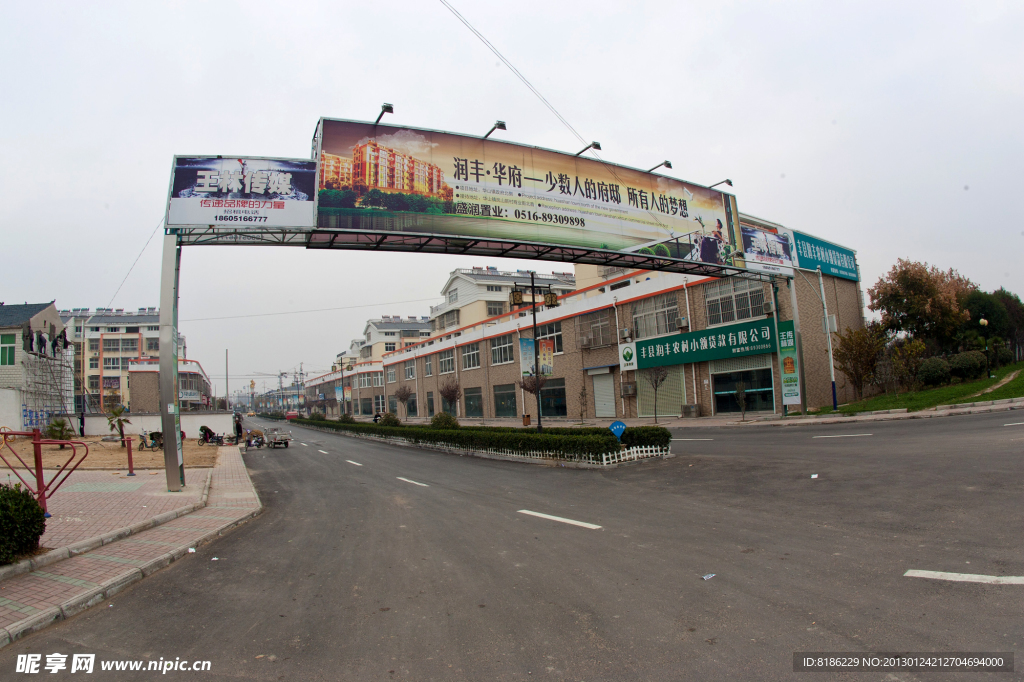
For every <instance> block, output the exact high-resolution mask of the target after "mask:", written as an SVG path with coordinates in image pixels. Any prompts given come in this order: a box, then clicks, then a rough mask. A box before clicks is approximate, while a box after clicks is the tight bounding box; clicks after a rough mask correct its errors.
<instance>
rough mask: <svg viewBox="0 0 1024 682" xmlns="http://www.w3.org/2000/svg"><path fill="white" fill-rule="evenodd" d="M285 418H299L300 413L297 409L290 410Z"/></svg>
mask: <svg viewBox="0 0 1024 682" xmlns="http://www.w3.org/2000/svg"><path fill="white" fill-rule="evenodd" d="M284 418H285V419H298V418H299V413H298V411H297V410H288V412H286V413H285V415H284Z"/></svg>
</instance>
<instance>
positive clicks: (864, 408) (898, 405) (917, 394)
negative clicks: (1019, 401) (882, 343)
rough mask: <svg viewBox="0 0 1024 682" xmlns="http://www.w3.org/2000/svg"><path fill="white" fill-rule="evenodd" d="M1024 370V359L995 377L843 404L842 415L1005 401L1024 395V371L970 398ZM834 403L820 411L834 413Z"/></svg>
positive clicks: (1004, 368) (998, 370) (1002, 369)
mask: <svg viewBox="0 0 1024 682" xmlns="http://www.w3.org/2000/svg"><path fill="white" fill-rule="evenodd" d="M1022 369H1024V362H1018V363H1015V364H1012V365H1006V366H1005V367H1000V368H999V369H997V370H996V371H995V372H993V373H992V374H993V376H994V377H995V378H994V379H979V380H977V381H968V382H965V383H959V384H950V385H949V386H940V387H938V388H928V389H924V390H922V391H910V392H909V393H900V394H899V395H892V394H889V395H885V394H883V395H876V396H874V397H871V398H867V399H866V400H860V401H858V402H855V403H849V404H847V405H840V406H839V410H838V412H839V414H858V413H860V412H874V411H875V410H898V409H902V408H906V409H907V411H908V412H917V411H919V410H926V409H928V408H930V407H935V406H937V405H954V404H956V403H970V402H978V401H986V400H1002V399H1004V398H1019V397H1021V396H1024V373H1022V375H1021V376H1018V377H1017V378H1016V379H1014V380H1013V381H1011V382H1009V383H1008V384H1006V385H1005V386H1002V387H1000V388H997V389H996V390H995V391H993V392H991V393H985V394H983V395H980V396H976V397H973V398H971V397H968V396H971V395H973V394H975V393H980V392H981V391H984V390H985V389H986V388H989V387H991V386H994V385H995V384H997V383H998V382H999V380H1000V379H1003V378H1004V377H1006V375H1007V374H1009V373H1010V372H1013V371H1015V370H1022ZM833 412H834V411H833V410H832V407H831V406H825V407H822V408H821V409H820V410H819V411H818V412H817V413H816V414H819V415H823V414H832V413H833Z"/></svg>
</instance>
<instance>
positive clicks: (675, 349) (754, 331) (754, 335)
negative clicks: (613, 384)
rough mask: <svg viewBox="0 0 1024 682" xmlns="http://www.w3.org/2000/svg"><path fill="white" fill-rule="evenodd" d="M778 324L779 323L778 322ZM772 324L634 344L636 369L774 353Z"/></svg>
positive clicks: (765, 320) (766, 321)
mask: <svg viewBox="0 0 1024 682" xmlns="http://www.w3.org/2000/svg"><path fill="white" fill-rule="evenodd" d="M779 324H780V325H781V324H782V323H779ZM776 348H777V342H776V339H775V331H774V322H773V321H772V319H771V318H763V319H760V320H756V321H751V322H740V323H738V324H730V325H728V326H725V327H715V328H714V329H705V330H703V331H699V332H688V333H686V334H675V335H673V336H662V337H660V338H657V339H650V340H645V341H637V342H636V351H635V355H636V361H637V369H644V368H647V367H660V366H663V365H681V364H684V363H689V362H705V361H707V360H723V359H725V358H737V357H741V356H744V355H760V354H762V353H774V352H775V351H776Z"/></svg>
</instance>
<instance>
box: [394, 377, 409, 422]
mask: <svg viewBox="0 0 1024 682" xmlns="http://www.w3.org/2000/svg"><path fill="white" fill-rule="evenodd" d="M411 397H412V389H411V388H409V387H408V386H404V385H403V386H399V387H398V388H397V389H395V400H397V401H398V402H400V403H402V409H403V410H405V418H406V419H408V418H409V398H411Z"/></svg>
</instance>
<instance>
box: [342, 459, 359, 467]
mask: <svg viewBox="0 0 1024 682" xmlns="http://www.w3.org/2000/svg"><path fill="white" fill-rule="evenodd" d="M345 461H346V462H348V463H349V464H355V465H356V466H357V467H361V466H363V465H362V464H360V463H359V462H353V461H352V460H350V459H346V460H345Z"/></svg>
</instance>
